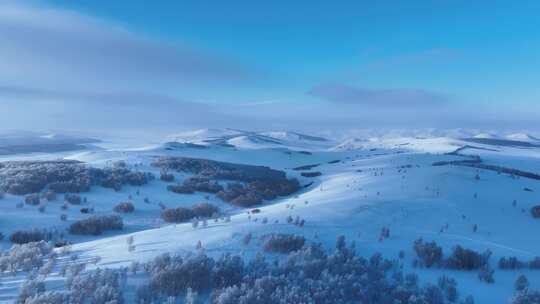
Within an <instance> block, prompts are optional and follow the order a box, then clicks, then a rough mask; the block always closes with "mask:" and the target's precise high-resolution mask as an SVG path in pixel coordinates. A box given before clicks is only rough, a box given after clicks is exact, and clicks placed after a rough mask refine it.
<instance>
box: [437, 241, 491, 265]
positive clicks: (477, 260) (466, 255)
mask: <svg viewBox="0 0 540 304" xmlns="http://www.w3.org/2000/svg"><path fill="white" fill-rule="evenodd" d="M490 256H491V251H489V250H487V251H486V252H484V253H482V254H480V253H478V252H476V251H474V250H471V249H466V248H463V247H461V246H459V245H458V246H456V247H454V249H453V251H452V254H451V255H450V256H449V257H448V259H447V260H446V267H447V268H450V269H459V270H475V269H480V268H482V267H484V266H486V265H487V264H488V262H489V258H490Z"/></svg>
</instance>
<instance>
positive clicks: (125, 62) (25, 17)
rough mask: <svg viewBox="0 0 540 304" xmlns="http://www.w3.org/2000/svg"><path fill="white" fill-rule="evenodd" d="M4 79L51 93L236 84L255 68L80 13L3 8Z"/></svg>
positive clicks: (0, 47) (0, 37) (0, 31)
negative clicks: (100, 89) (195, 84)
mask: <svg viewBox="0 0 540 304" xmlns="http://www.w3.org/2000/svg"><path fill="white" fill-rule="evenodd" d="M0 57H1V58H2V60H0V70H2V74H1V75H0V81H1V82H2V83H4V84H10V85H21V86H30V85H28V84H33V86H35V87H46V88H52V87H54V88H65V87H67V86H69V87H71V88H89V87H100V88H106V87H133V86H136V87H148V86H149V85H150V84H151V83H152V82H154V83H153V85H156V86H157V85H160V86H162V85H164V84H168V85H182V84H185V83H189V82H195V81H196V82H201V81H210V82H211V81H216V82H234V81H241V80H246V79H249V78H251V77H252V76H253V75H252V74H250V73H252V72H253V71H251V70H250V69H249V68H247V67H245V66H243V65H241V64H239V63H238V62H234V61H233V60H229V59H225V58H220V57H219V56H213V55H210V54H207V53H206V52H203V51H200V50H196V49H194V48H191V47H189V46H186V45H179V44H174V45H173V44H169V43H164V42H161V41H156V40H152V39H149V38H147V37H144V36H142V35H138V34H135V33H132V32H130V31H128V30H126V29H123V28H121V27H119V26H116V25H114V24H108V23H105V22H102V21H99V20H96V19H94V18H91V17H87V16H84V15H81V14H77V13H74V12H72V11H67V10H61V9H52V8H47V7H37V6H28V5H18V4H13V2H7V3H3V4H0Z"/></svg>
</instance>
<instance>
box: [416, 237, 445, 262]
mask: <svg viewBox="0 0 540 304" xmlns="http://www.w3.org/2000/svg"><path fill="white" fill-rule="evenodd" d="M413 249H414V251H415V252H416V255H417V256H418V259H419V261H418V262H419V264H420V266H422V267H428V268H429V267H432V266H439V265H440V264H441V262H442V258H443V251H442V248H441V247H440V246H438V245H437V243H435V242H434V241H432V242H424V241H423V240H422V239H418V240H416V241H415V242H414V245H413Z"/></svg>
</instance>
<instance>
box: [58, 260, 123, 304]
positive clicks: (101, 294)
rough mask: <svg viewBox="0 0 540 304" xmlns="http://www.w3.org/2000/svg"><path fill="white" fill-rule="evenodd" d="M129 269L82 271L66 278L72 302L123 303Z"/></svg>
mask: <svg viewBox="0 0 540 304" xmlns="http://www.w3.org/2000/svg"><path fill="white" fill-rule="evenodd" d="M126 272H127V269H120V270H112V269H99V268H98V269H97V270H95V271H90V272H84V273H83V272H80V273H78V274H76V275H74V276H72V277H70V278H69V279H67V280H66V285H67V287H68V291H69V298H70V303H81V304H82V303H91V304H112V303H114V304H122V303H124V298H123V293H122V289H123V287H124V285H125V281H126V276H127V273H126Z"/></svg>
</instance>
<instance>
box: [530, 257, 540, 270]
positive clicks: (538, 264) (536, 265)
mask: <svg viewBox="0 0 540 304" xmlns="http://www.w3.org/2000/svg"><path fill="white" fill-rule="evenodd" d="M529 268H530V269H540V257H535V258H534V259H532V261H530V262H529Z"/></svg>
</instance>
